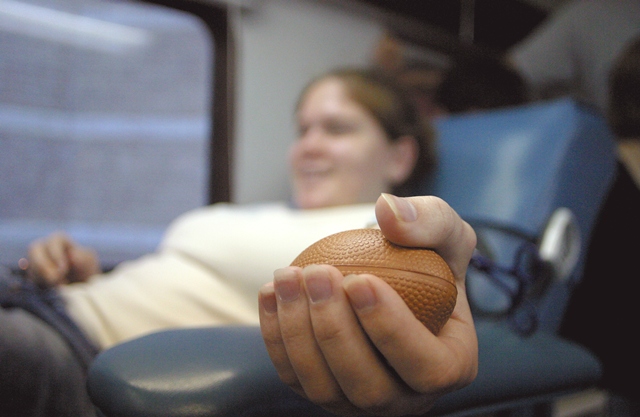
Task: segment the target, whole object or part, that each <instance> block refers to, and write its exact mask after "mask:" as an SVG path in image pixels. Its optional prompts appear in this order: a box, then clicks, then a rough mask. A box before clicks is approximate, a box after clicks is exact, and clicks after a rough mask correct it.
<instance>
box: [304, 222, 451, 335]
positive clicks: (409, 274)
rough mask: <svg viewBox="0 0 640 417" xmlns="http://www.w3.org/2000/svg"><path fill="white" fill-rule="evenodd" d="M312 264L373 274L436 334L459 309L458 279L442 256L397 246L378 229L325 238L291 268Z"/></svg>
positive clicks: (423, 250)
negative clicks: (394, 291) (454, 309)
mask: <svg viewBox="0 0 640 417" xmlns="http://www.w3.org/2000/svg"><path fill="white" fill-rule="evenodd" d="M312 264H329V265H333V266H335V267H336V268H337V269H338V270H340V272H342V274H343V275H344V276H346V275H349V274H373V275H376V276H378V277H379V278H381V279H383V280H385V281H386V282H387V283H388V284H389V285H390V286H391V287H392V288H393V289H395V290H396V291H397V292H398V294H399V295H400V297H402V299H403V300H404V301H405V303H407V305H408V306H409V309H411V311H412V312H413V314H414V315H415V316H416V318H417V319H418V320H420V321H421V322H422V323H423V324H424V325H425V326H426V327H427V328H428V329H429V330H431V331H432V332H433V333H434V334H437V333H438V332H439V331H440V329H441V328H442V326H444V324H445V323H446V322H447V320H448V319H449V317H450V316H451V312H452V311H453V308H454V307H455V305H456V297H457V295H458V290H457V288H456V285H455V279H454V277H453V273H452V272H451V270H450V269H449V266H448V265H447V264H446V262H445V261H444V260H443V259H442V258H441V257H440V255H438V254H437V253H435V252H434V251H432V250H430V249H423V248H407V247H402V246H398V245H395V244H393V243H391V242H390V241H389V240H387V239H386V238H385V237H384V235H383V234H382V232H381V231H380V230H378V229H356V230H348V231H345V232H340V233H336V234H333V235H330V236H327V237H325V238H324V239H321V240H319V241H317V242H316V243H314V244H312V245H311V246H309V247H308V248H307V249H305V250H304V251H303V252H302V253H301V254H300V255H298V257H297V258H296V259H294V261H293V262H292V263H291V265H293V266H299V267H301V268H304V267H305V266H307V265H312Z"/></svg>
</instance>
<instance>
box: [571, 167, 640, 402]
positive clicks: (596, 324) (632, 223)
mask: <svg viewBox="0 0 640 417" xmlns="http://www.w3.org/2000/svg"><path fill="white" fill-rule="evenodd" d="M639 261H640V190H638V188H637V187H636V185H635V184H634V182H633V180H632V179H631V177H630V176H629V174H628V172H627V171H626V169H625V168H624V167H623V166H622V165H621V164H619V166H618V176H617V179H616V181H615V183H614V185H613V187H612V189H611V191H610V193H609V195H608V197H607V200H606V201H605V204H604V206H603V207H602V210H601V213H600V215H599V219H598V223H597V224H596V226H595V228H594V230H593V232H592V236H591V242H590V246H589V251H588V252H587V258H586V264H585V273H584V276H583V279H582V282H581V283H580V284H579V286H578V287H577V288H576V291H575V292H574V295H573V297H572V299H571V302H570V304H569V307H568V310H567V314H566V315H565V321H564V323H563V325H562V329H561V333H562V334H563V335H564V336H566V337H568V338H570V339H573V340H575V341H577V342H579V343H580V344H582V345H584V346H586V347H588V348H589V349H591V350H592V351H593V352H594V354H595V355H596V356H598V357H599V358H600V360H601V361H602V364H603V368H604V378H603V381H602V385H603V387H604V388H607V389H609V390H610V391H611V392H612V393H613V394H615V395H620V396H622V397H625V398H627V399H628V400H629V406H630V407H631V408H632V409H633V410H635V411H634V412H635V413H637V412H640V409H638V407H639V405H640V401H638V399H637V395H638V393H637V386H638V384H637V382H636V381H637V378H638V375H639V374H640V353H639V352H640V343H638V338H637V334H636V331H637V329H638V305H639V304H640V297H639V293H638V290H637V288H638V280H639V279H640V262H639ZM629 415H637V414H629Z"/></svg>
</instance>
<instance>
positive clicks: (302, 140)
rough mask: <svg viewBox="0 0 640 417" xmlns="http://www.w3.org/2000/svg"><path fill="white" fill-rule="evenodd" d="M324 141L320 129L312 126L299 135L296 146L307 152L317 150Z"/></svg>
mask: <svg viewBox="0 0 640 417" xmlns="http://www.w3.org/2000/svg"><path fill="white" fill-rule="evenodd" d="M324 139H325V137H324V134H323V132H322V129H321V128H320V127H317V126H312V127H309V128H308V129H307V130H306V131H304V132H302V133H301V134H300V136H299V138H298V146H300V147H301V148H303V149H305V150H307V151H312V150H319V149H320V148H321V147H322V146H323V143H324V142H325V141H324Z"/></svg>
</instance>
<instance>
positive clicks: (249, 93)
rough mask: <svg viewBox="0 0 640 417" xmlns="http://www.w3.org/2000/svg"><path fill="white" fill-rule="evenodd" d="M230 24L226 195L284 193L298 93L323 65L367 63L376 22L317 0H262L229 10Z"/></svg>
mask: <svg viewBox="0 0 640 417" xmlns="http://www.w3.org/2000/svg"><path fill="white" fill-rule="evenodd" d="M232 27H233V30H234V36H235V38H236V44H237V51H238V56H237V79H236V86H237V91H236V93H237V98H236V103H237V109H236V127H235V139H234V144H233V146H234V153H233V167H234V170H233V173H232V199H233V200H234V201H236V202H239V203H248V202H256V201H264V200H274V199H286V198H288V196H289V193H288V190H289V184H288V172H287V163H286V152H287V148H288V146H289V144H290V143H291V141H292V140H293V138H294V128H293V107H294V104H295V101H296V100H297V96H298V93H299V92H300V90H301V89H302V88H303V86H304V85H305V84H306V83H307V81H308V80H309V79H311V78H312V77H313V76H315V75H317V74H319V73H322V72H324V71H326V70H328V69H331V68H333V67H336V66H342V65H351V64H354V65H359V64H366V63H368V62H369V61H370V59H371V56H372V53H373V50H374V48H375V44H376V43H377V42H378V40H379V38H380V36H381V34H382V26H381V25H380V24H379V23H377V22H375V21H374V20H373V19H372V18H368V17H363V16H357V15H355V14H353V13H350V12H348V11H346V10H345V9H343V8H341V7H338V6H335V5H332V4H331V3H327V2H323V1H321V0H264V1H254V2H248V7H247V8H240V9H238V10H236V12H235V13H234V16H233V19H232Z"/></svg>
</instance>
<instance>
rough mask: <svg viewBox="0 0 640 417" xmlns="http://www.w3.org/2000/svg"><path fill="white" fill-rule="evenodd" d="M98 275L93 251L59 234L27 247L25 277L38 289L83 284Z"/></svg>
mask: <svg viewBox="0 0 640 417" xmlns="http://www.w3.org/2000/svg"><path fill="white" fill-rule="evenodd" d="M100 272H101V270H100V262H99V260H98V256H97V255H96V253H95V251H94V250H92V249H90V248H86V247H83V246H80V245H78V244H77V243H75V242H74V241H73V240H72V239H71V238H70V237H69V236H68V235H67V234H65V233H63V232H57V233H53V234H51V235H50V236H48V237H46V238H43V239H39V240H36V241H34V242H33V243H31V245H30V246H29V264H28V268H27V277H28V278H29V279H31V280H32V281H34V282H36V283H37V284H38V285H40V286H43V287H49V286H57V285H64V284H70V283H73V282H84V281H86V280H87V279H89V277H90V276H92V275H94V274H98V273H100Z"/></svg>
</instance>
